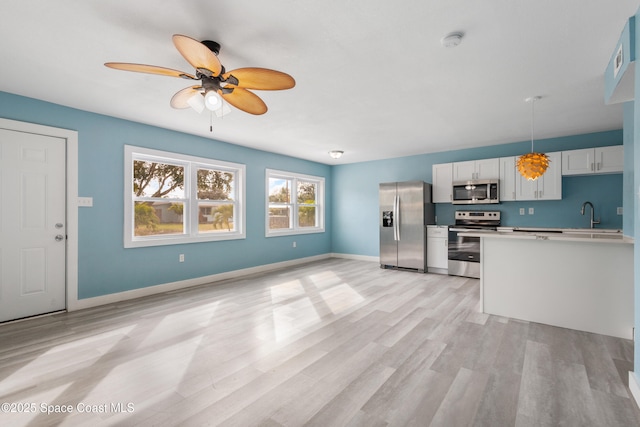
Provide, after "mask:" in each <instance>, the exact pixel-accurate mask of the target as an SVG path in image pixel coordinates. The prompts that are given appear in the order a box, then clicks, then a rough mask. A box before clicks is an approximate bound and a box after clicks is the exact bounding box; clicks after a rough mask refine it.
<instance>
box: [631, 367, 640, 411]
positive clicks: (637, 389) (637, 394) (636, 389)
mask: <svg viewBox="0 0 640 427" xmlns="http://www.w3.org/2000/svg"><path fill="white" fill-rule="evenodd" d="M629 390H631V394H632V395H633V398H634V399H635V400H636V403H637V404H638V406H640V384H638V379H637V378H636V375H635V373H634V372H633V371H630V372H629Z"/></svg>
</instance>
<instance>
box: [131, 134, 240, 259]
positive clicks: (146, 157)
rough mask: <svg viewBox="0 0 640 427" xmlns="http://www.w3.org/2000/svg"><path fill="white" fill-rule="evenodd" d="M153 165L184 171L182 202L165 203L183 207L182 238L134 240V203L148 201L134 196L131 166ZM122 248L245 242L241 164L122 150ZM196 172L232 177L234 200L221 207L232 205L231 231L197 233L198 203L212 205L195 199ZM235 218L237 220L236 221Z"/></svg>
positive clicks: (137, 150) (138, 149) (167, 236)
mask: <svg viewBox="0 0 640 427" xmlns="http://www.w3.org/2000/svg"><path fill="white" fill-rule="evenodd" d="M136 160H139V161H154V162H158V163H165V164H171V165H177V166H183V167H184V168H185V170H184V198H183V199H178V198H167V199H166V200H172V201H179V202H182V203H184V210H183V225H184V234H165V235H154V236H134V230H135V226H134V221H135V210H134V206H135V202H136V201H138V200H145V199H150V198H148V197H137V196H135V195H134V194H133V162H134V161H136ZM124 166H125V167H124V247H125V248H138V247H149V246H164V245H178V244H185V243H201V242H214V241H222V240H237V239H245V238H246V232H245V230H246V200H245V197H246V196H245V195H246V184H245V181H246V166H245V165H243V164H240V163H231V162H226V161H222V160H216V159H209V158H204V157H196V156H190V155H186V154H180V153H173V152H169V151H161V150H154V149H151V148H144V147H136V146H132V145H125V146H124ZM198 169H215V170H220V171H224V172H231V173H234V197H233V200H225V201H224V204H233V205H234V214H235V215H234V227H235V230H234V231H230V232H216V233H200V232H199V231H198V225H199V224H198V212H199V208H198V202H200V201H204V202H211V204H213V203H216V202H222V201H211V200H206V199H198V185H197V173H198ZM235 216H238V218H235Z"/></svg>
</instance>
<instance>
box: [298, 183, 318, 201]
mask: <svg viewBox="0 0 640 427" xmlns="http://www.w3.org/2000/svg"><path fill="white" fill-rule="evenodd" d="M316 186H317V184H316V183H314V182H305V181H298V203H304V204H311V205H313V204H315V203H316Z"/></svg>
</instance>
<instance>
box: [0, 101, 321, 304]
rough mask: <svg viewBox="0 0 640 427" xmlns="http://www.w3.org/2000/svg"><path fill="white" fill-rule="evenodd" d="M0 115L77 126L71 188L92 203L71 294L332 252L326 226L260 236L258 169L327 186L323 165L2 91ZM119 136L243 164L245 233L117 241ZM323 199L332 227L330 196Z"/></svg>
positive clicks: (85, 212) (81, 226)
mask: <svg viewBox="0 0 640 427" xmlns="http://www.w3.org/2000/svg"><path fill="white" fill-rule="evenodd" d="M0 117H4V118H7V119H12V120H20V121H24V122H31V123H37V124H41V125H46V126H53V127H59V128H65V129H72V130H76V131H78V163H79V165H78V177H79V188H78V195H79V196H85V197H93V207H92V208H80V209H79V211H78V216H79V218H78V234H79V241H78V252H79V255H78V299H83V298H89V297H94V296H100V295H106V294H111V293H115V292H122V291H127V290H132V289H137V288H143V287H147V286H152V285H157V284H163V283H170V282H174V281H179V280H185V279H190V278H196V277H202V276H207V275H211V274H217V273H222V272H227V271H232V270H237V269H241V268H247V267H253V266H259V265H264V264H270V263H275V262H280V261H287V260H291V259H296V258H303V257H308V256H313V255H319V254H326V253H329V252H331V235H330V233H329V232H328V231H326V232H324V233H318V234H307V235H297V236H282V237H270V238H266V237H265V169H266V168H273V169H279V170H286V171H292V172H298V173H304V174H309V175H315V176H322V177H324V178H325V180H326V181H325V182H326V186H327V188H331V185H332V183H331V167H330V166H327V165H323V164H319V163H314V162H309V161H305V160H300V159H296V158H292V157H286V156H281V155H276V154H273V153H268V152H264V151H259V150H252V149H248V148H245V147H239V146H236V145H231V144H227V143H223V142H219V141H215V140H210V139H207V138H201V137H197V136H192V135H187V134H183V133H179V132H173V131H168V130H166V129H161V128H157V127H152V126H147V125H143V124H139V123H134V122H129V121H125V120H120V119H115V118H112V117H107V116H102V115H98V114H93V113H88V112H85V111H80V110H75V109H71V108H66V107H62V106H59V105H55V104H50V103H46V102H42V101H38V100H34V99H30V98H24V97H20V96H16V95H11V94H8V93H3V92H0ZM125 144H128V145H135V146H141V147H148V148H154V149H158V150H165V151H173V152H180V153H184V154H188V155H193V156H200V157H206V158H213V159H217V160H224V161H229V162H236V163H242V164H245V165H246V170H247V181H246V182H247V185H246V189H247V202H246V203H247V205H246V208H247V209H246V211H247V225H246V227H247V229H246V235H247V238H246V239H243V240H232V241H220V242H210V243H195V244H185V245H171V246H156V247H150V248H133V249H124V248H123V216H124V214H123V209H124V207H123V206H124V200H123V197H124V196H123V194H122V191H123V190H122V189H123V187H124V182H123V180H124V177H123V174H124V164H123V163H124V145H125ZM326 202H327V215H326V221H325V229H326V230H331V226H332V223H331V212H332V209H331V199H330V197H328V196H327V200H326ZM294 240H295V241H296V243H297V247H296V248H293V247H292V246H293V245H292V242H293V241H294ZM178 254H184V255H185V262H184V263H179V262H178Z"/></svg>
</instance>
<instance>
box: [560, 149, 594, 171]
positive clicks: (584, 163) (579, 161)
mask: <svg viewBox="0 0 640 427" xmlns="http://www.w3.org/2000/svg"><path fill="white" fill-rule="evenodd" d="M594 154H595V150H594V149H593V148H585V149H582V150H570V151H563V152H562V175H585V174H591V173H593V171H594V170H595V164H594V163H595V162H594V159H593V156H594Z"/></svg>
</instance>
